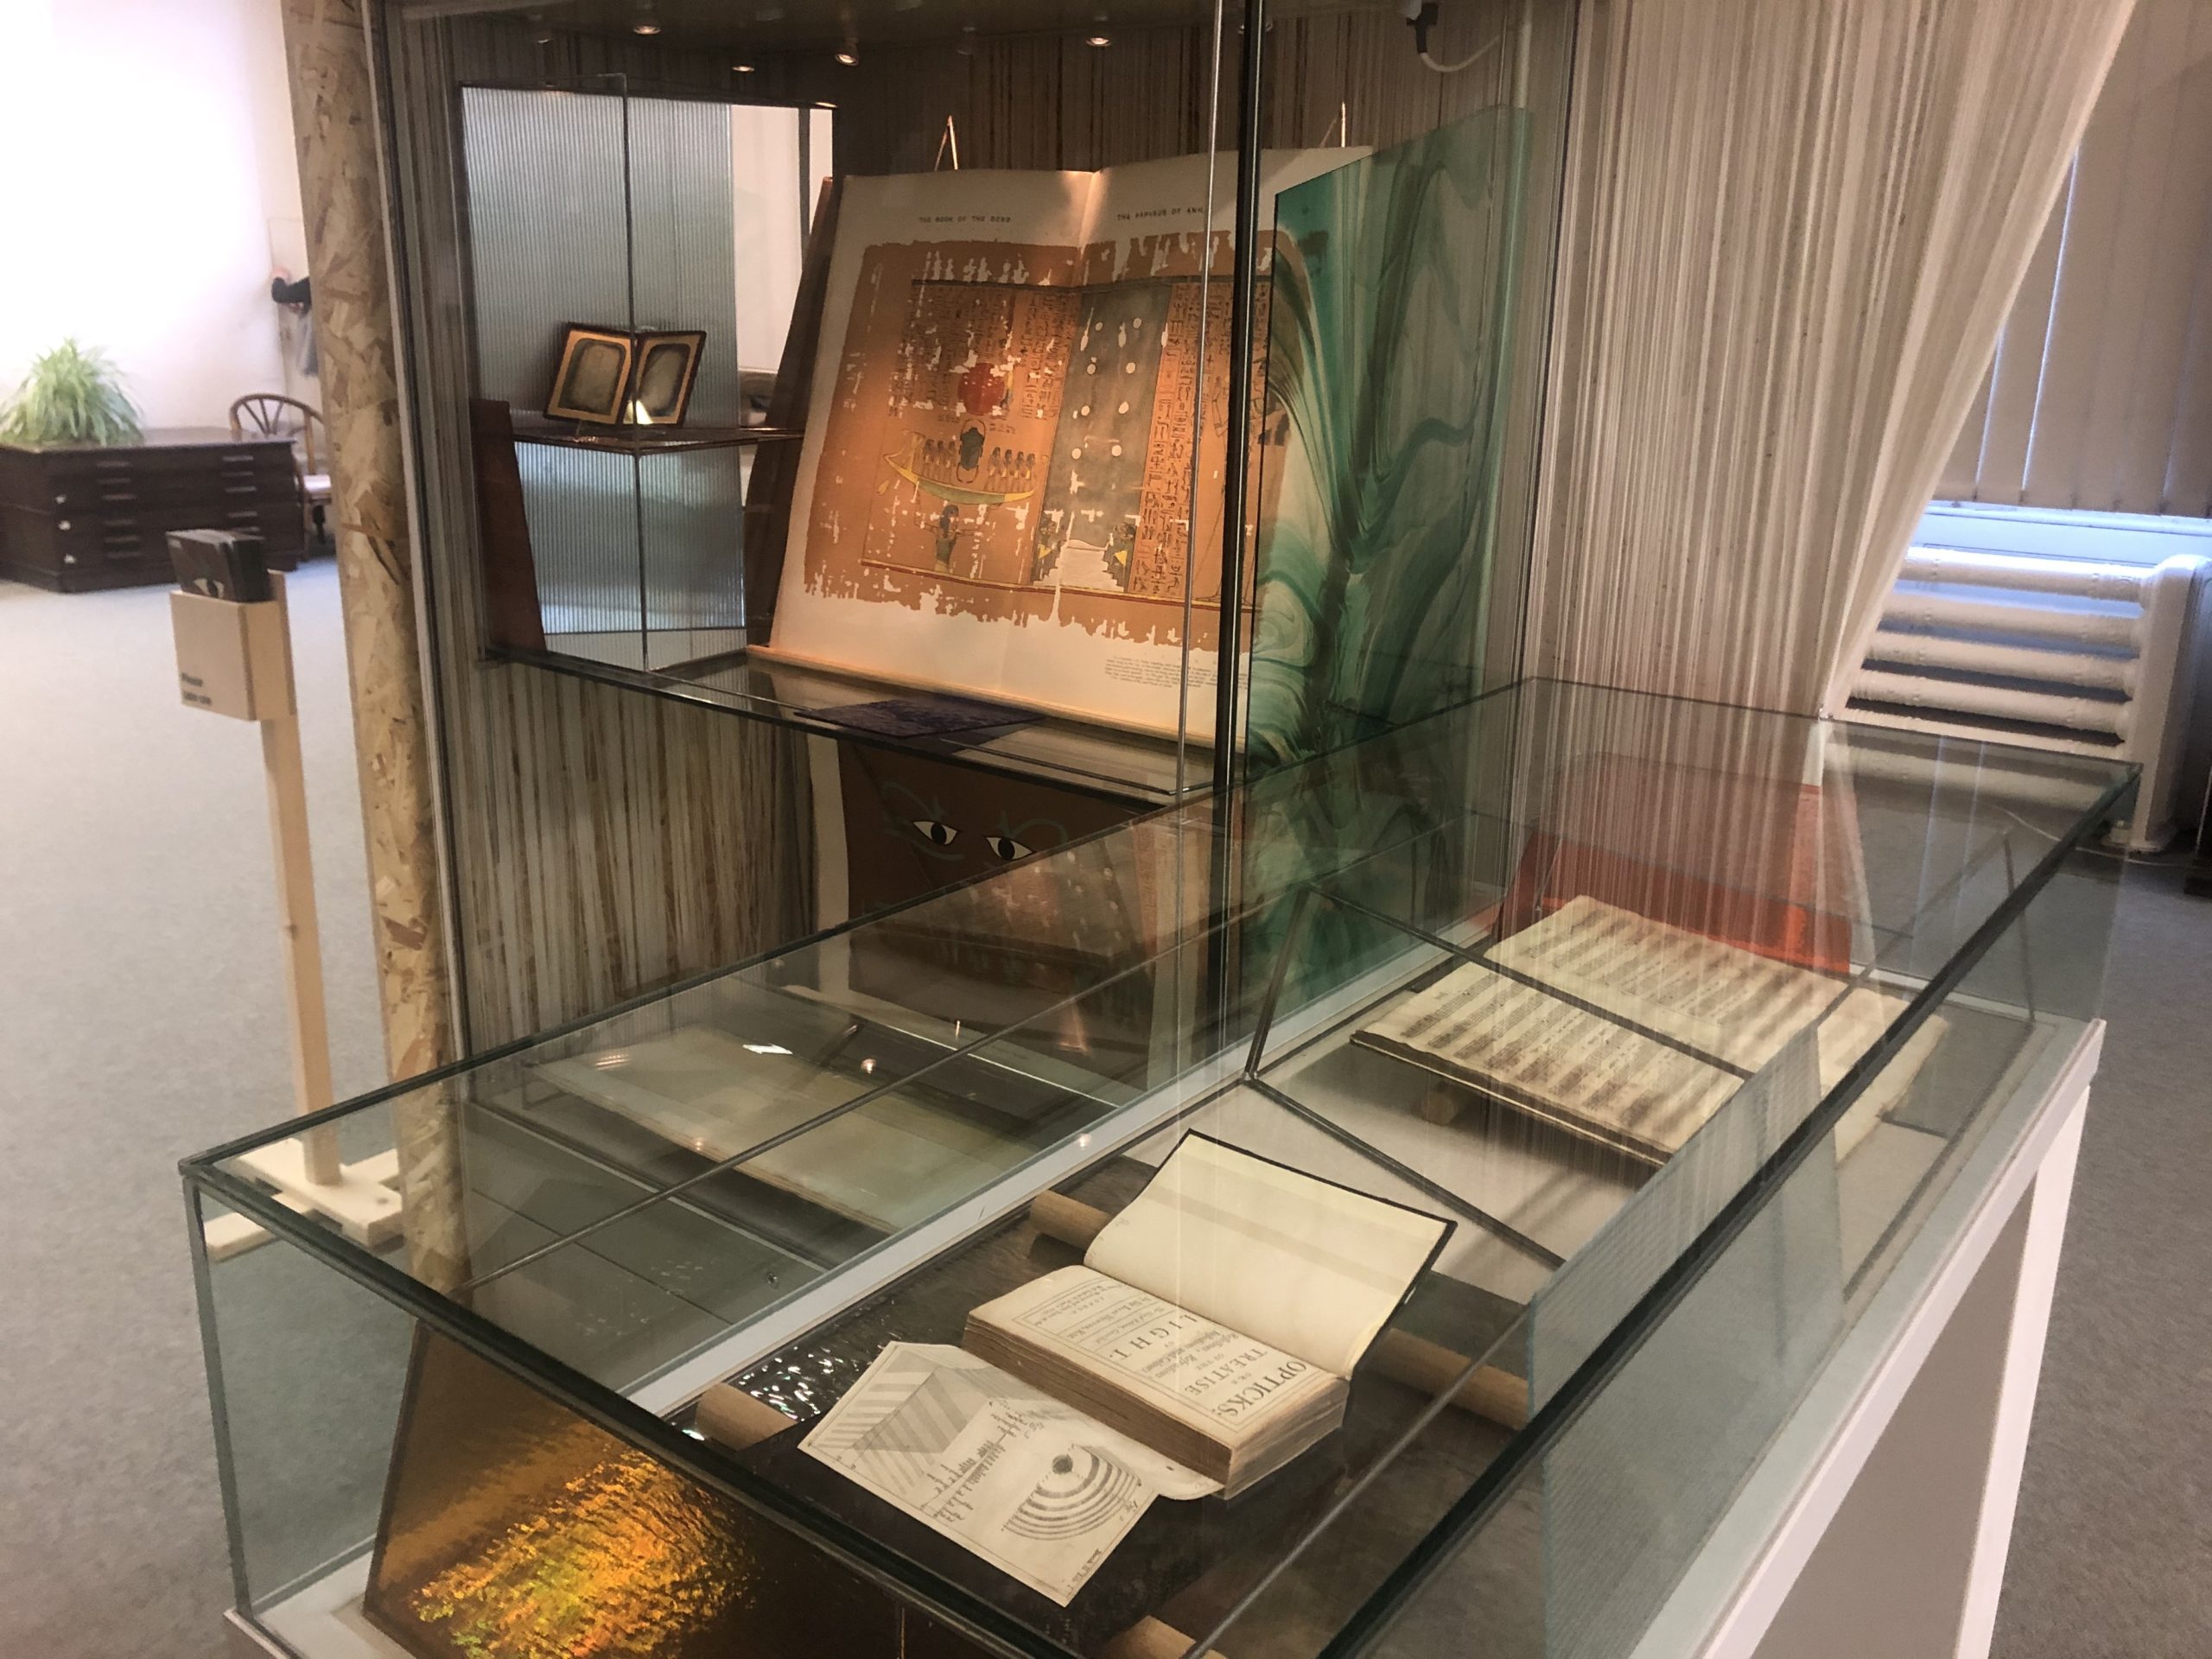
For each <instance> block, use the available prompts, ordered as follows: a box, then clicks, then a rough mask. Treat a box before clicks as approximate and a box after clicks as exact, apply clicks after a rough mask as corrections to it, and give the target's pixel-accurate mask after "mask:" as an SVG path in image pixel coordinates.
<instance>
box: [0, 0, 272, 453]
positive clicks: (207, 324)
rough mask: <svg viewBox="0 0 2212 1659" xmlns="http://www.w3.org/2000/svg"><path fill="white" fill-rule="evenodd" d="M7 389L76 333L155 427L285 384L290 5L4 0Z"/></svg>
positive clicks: (1, 68) (0, 258) (0, 220)
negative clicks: (103, 357) (280, 275)
mask: <svg viewBox="0 0 2212 1659" xmlns="http://www.w3.org/2000/svg"><path fill="white" fill-rule="evenodd" d="M0 156H4V157H6V158H8V159H7V160H6V161H5V162H0V225H4V226H7V227H8V230H7V232H6V234H5V235H4V236H0V394H4V393H5V392H8V391H13V390H14V388H15V386H16V382H17V381H18V380H19V379H20V378H21V377H22V372H23V370H24V368H25V367H26V366H27V365H29V362H30V360H31V359H32V358H34V357H35V356H36V355H37V354H38V353H40V352H41V351H43V350H45V349H47V348H48V347H49V346H53V345H54V344H55V343H57V342H58V341H59V340H60V339H61V337H62V336H63V335H65V334H74V335H75V336H76V337H77V339H78V340H79V341H80V342H81V343H82V344H84V345H86V346H99V347H101V348H103V349H105V351H106V352H107V353H109V354H110V355H111V357H113V358H114V359H115V360H116V362H117V363H118V365H119V366H120V367H121V368H122V370H123V371H124V377H125V379H126V381H127V383H128V386H129V390H130V394H131V396H132V397H133V398H135V399H136V400H137V404H138V405H139V407H140V408H141V409H142V410H143V411H144V414H145V417H146V421H147V423H148V424H149V426H210V425H219V424H221V423H223V422H224V420H225V419H226V416H227V411H228V410H229V407H230V403H231V400H232V398H233V397H238V395H239V394H240V393H242V392H247V391H281V390H283V389H284V387H285V385H286V377H285V368H284V362H283V353H282V351H281V350H280V346H279V343H278V312H277V307H276V306H274V305H272V304H271V303H270V299H269V278H270V272H271V270H273V269H275V268H277V267H278V266H283V268H285V269H288V270H290V271H292V272H293V273H294V274H297V273H298V271H299V270H300V269H301V267H302V264H303V257H302V251H301V245H300V244H301V229H300V219H301V215H300V201H299V178H298V168H297V163H296V160H295V158H294V155H293V150H292V144H291V117H290V110H289V101H288V96H287V93H286V90H285V81H284V62H283V35H282V33H281V29H280V26H279V22H278V13H277V0H0Z"/></svg>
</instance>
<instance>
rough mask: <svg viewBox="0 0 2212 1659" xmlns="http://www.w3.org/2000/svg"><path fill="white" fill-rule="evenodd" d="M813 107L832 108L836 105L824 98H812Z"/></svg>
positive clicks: (819, 108)
mask: <svg viewBox="0 0 2212 1659" xmlns="http://www.w3.org/2000/svg"><path fill="white" fill-rule="evenodd" d="M814 107H815V108H816V109H817V110H834V109H836V107H837V106H836V105H835V104H832V103H831V102H830V101H829V99H826V98H817V99H815V100H814Z"/></svg>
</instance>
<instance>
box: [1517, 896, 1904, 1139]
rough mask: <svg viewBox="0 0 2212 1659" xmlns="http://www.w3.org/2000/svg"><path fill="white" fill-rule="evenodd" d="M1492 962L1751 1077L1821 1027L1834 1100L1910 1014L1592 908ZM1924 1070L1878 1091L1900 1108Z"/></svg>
mask: <svg viewBox="0 0 2212 1659" xmlns="http://www.w3.org/2000/svg"><path fill="white" fill-rule="evenodd" d="M1486 959H1487V960H1488V961H1491V962H1493V963H1497V964H1498V965H1499V966H1500V967H1503V968H1510V969H1513V970H1514V971H1516V972H1517V973H1521V974H1524V975H1526V976H1528V977H1529V978H1531V979H1535V980H1539V981H1541V982H1543V983H1544V984H1546V985H1548V986H1552V987H1554V988H1557V989H1559V990H1561V991H1564V992H1565V993H1567V995H1569V996H1573V997H1578V998H1580V1000H1581V1001H1585V1002H1588V1003H1590V1004H1591V1005H1592V1006H1593V1007H1599V1008H1603V1009H1605V1011H1606V1012H1608V1013H1610V1014H1614V1015H1616V1016H1617V1017H1618V1018H1621V1019H1624V1020H1634V1021H1635V1022H1636V1023H1637V1024H1638V1025H1640V1026H1643V1027H1648V1028H1649V1029H1650V1030H1652V1031H1656V1032H1661V1033H1664V1034H1666V1035H1667V1036H1669V1037H1671V1038H1673V1039H1675V1041H1677V1042H1680V1043H1684V1044H1687V1045H1688V1046H1690V1047H1692V1048H1694V1049H1697V1050H1699V1051H1700V1052H1703V1053H1706V1054H1709V1055H1712V1056H1713V1058H1716V1059H1719V1060H1724V1061H1726V1062H1727V1063H1728V1064H1729V1065H1733V1066H1737V1067H1738V1068H1740V1069H1741V1070H1743V1071H1749V1072H1757V1071H1759V1070H1760V1069H1761V1068H1763V1067H1764V1065H1766V1063H1767V1062H1768V1061H1769V1060H1770V1059H1772V1058H1774V1057H1775V1055H1776V1054H1777V1053H1779V1052H1781V1050H1782V1046H1783V1044H1785V1043H1787V1042H1788V1041H1789V1039H1791V1038H1792V1037H1794V1036H1796V1034H1797V1033H1798V1032H1800V1031H1802V1029H1803V1028H1804V1027H1806V1026H1808V1025H1809V1024H1811V1023H1812V1022H1813V1021H1814V1020H1820V1022H1821V1027H1820V1037H1819V1043H1820V1080H1821V1089H1822V1090H1829V1089H1833V1088H1834V1087H1835V1085H1836V1084H1838V1083H1840V1082H1841V1081H1842V1079H1843V1075H1844V1073H1845V1072H1847V1071H1849V1070H1850V1069H1851V1068H1852V1066H1853V1065H1855V1064H1856V1063H1857V1062H1858V1060H1859V1056H1861V1055H1862V1054H1864V1053H1866V1051H1867V1050H1868V1049H1869V1048H1870V1047H1872V1046H1873V1044H1874V1043H1875V1041H1876V1040H1877V1039H1878V1038H1879V1037H1880V1036H1881V1035H1882V1033H1884V1032H1885V1031H1887V1030H1888V1029H1889V1028H1890V1027H1891V1025H1892V1024H1893V1023H1895V1021H1896V1020H1897V1019H1898V1017H1899V1016H1900V1015H1902V1014H1904V1010H1905V1006H1906V1002H1907V999H1906V998H1904V997H1903V996H1900V995H1895V994H1893V993H1891V992H1886V991H1880V990H1877V989H1875V988H1873V987H1872V986H1867V985H1859V986H1850V987H1848V988H1847V982H1845V981H1843V980H1841V979H1839V978H1837V977H1835V976H1833V975H1829V974H1821V973H1815V972H1814V971H1813V970H1812V969H1809V968H1799V967H1796V966H1794V965H1792V964H1791V963H1786V962H1777V961H1775V960H1774V959H1773V958H1772V957H1762V956H1760V955H1758V953H1756V952H1755V951H1751V950H1745V949H1743V948H1742V947H1741V946H1739V945H1733V944H1723V943H1722V942H1721V941H1719V940H1718V939H1711V938H1706V937H1705V936H1704V935H1703V934H1700V933H1692V932H1689V931H1687V930H1685V929H1682V928H1679V927H1672V926H1669V925H1668V924H1666V923H1664V922H1656V921H1653V920H1651V919H1650V918H1649V917H1644V916H1639V915H1637V914H1636V913H1635V912H1633V911H1627V910H1622V909H1620V908H1618V906H1612V905H1608V904H1604V903H1601V902H1600V901H1599V900H1598V899H1592V898H1588V897H1584V898H1579V899H1574V900H1573V901H1572V902H1571V903H1569V904H1567V905H1564V906H1560V908H1559V909H1558V910H1557V911H1554V912H1553V913H1552V914H1551V915H1549V916H1548V917H1546V918H1544V919H1543V920H1541V921H1540V922H1537V923H1535V924H1534V925H1531V926H1529V927H1527V928H1524V929H1522V931H1520V932H1518V933H1516V934H1515V935H1514V936H1513V937H1512V938H1510V939H1506V940H1504V941H1503V942H1502V943H1500V944H1497V946H1495V947H1494V948H1493V949H1492V950H1491V951H1490V953H1489V956H1488V957H1487V958H1486ZM1944 1028H1945V1027H1944V1026H1943V1023H1942V1020H1941V1019H1940V1018H1936V1017H1931V1018H1930V1019H1929V1020H1928V1022H1927V1024H1926V1025H1925V1026H1924V1027H1923V1028H1922V1031H1921V1033H1918V1034H1917V1035H1916V1038H1915V1039H1914V1040H1913V1042H1912V1043H1911V1044H1910V1046H1909V1047H1910V1051H1911V1052H1916V1053H1918V1054H1920V1055H1921V1056H1923V1058H1924V1057H1925V1054H1926V1052H1927V1051H1928V1049H1929V1048H1931V1047H1932V1046H1934V1044H1935V1042H1936V1039H1937V1038H1940V1036H1941V1034H1942V1031H1943V1029H1944ZM1931 1032H1932V1033H1934V1035H1930V1034H1929V1033H1931ZM1914 1069H1916V1068H1915V1067H1913V1066H1908V1065H1891V1067H1889V1068H1888V1070H1887V1071H1885V1073H1884V1075H1883V1077H1882V1078H1881V1079H1880V1080H1879V1081H1878V1084H1877V1089H1878V1091H1879V1092H1881V1093H1884V1094H1885V1095H1887V1096H1889V1097H1890V1100H1891V1103H1894V1102H1895V1097H1896V1096H1897V1095H1900V1094H1902V1093H1903V1091H1904V1086H1905V1085H1906V1084H1909V1083H1910V1080H1911V1075H1912V1071H1913V1070H1914Z"/></svg>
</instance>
